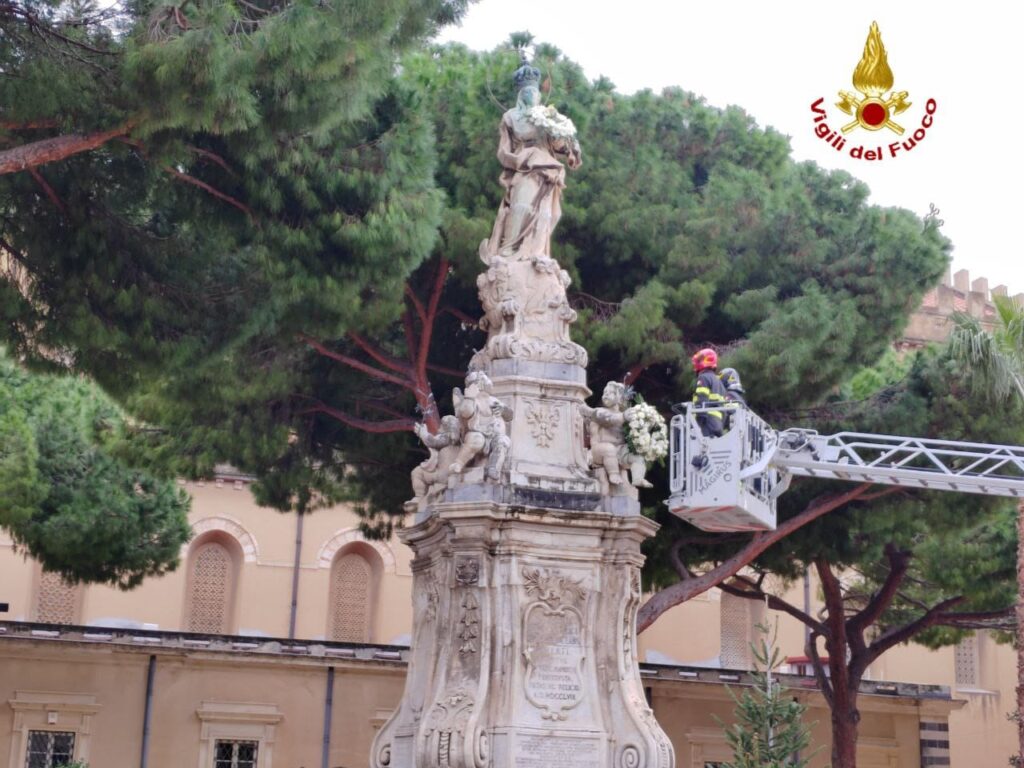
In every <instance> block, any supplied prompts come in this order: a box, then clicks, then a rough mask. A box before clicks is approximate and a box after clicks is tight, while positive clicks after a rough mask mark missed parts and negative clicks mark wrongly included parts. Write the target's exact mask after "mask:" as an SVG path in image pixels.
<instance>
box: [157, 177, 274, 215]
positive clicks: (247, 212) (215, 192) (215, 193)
mask: <svg viewBox="0 0 1024 768" xmlns="http://www.w3.org/2000/svg"><path fill="white" fill-rule="evenodd" d="M164 170H165V171H167V172H168V173H169V174H171V175H172V176H173V177H174V178H176V179H178V180H179V181H183V182H185V183H186V184H191V185H192V186H194V187H199V189H201V190H203V191H204V192H208V193H209V194H211V195H213V196H214V197H216V198H217V199H218V200H223V201H224V202H225V203H227V204H228V205H231V206H234V207H235V208H237V209H238V210H240V211H241V212H242V213H244V214H245V215H246V216H248V217H249V218H250V219H252V218H254V216H253V213H252V210H251V209H250V208H249V207H248V206H247V205H245V203H243V202H241V201H240V200H236V199H235V198H233V197H232V196H231V195H228V194H225V193H224V192H221V191H220V190H219V189H217V188H216V187H212V186H210V185H209V184H207V183H206V182H205V181H200V180H199V179H197V178H196V177H195V176H189V175H188V174H187V173H182V172H181V171H179V170H177V169H175V168H171V167H170V166H165V167H164Z"/></svg>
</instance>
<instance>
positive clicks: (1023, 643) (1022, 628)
mask: <svg viewBox="0 0 1024 768" xmlns="http://www.w3.org/2000/svg"><path fill="white" fill-rule="evenodd" d="M1017 742H1018V743H1017V759H1016V761H1015V762H1016V764H1017V765H1018V766H1024V501H1020V502H1018V503H1017Z"/></svg>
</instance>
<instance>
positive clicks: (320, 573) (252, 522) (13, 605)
mask: <svg viewBox="0 0 1024 768" xmlns="http://www.w3.org/2000/svg"><path fill="white" fill-rule="evenodd" d="M186 487H187V490H188V491H189V493H190V494H192V495H193V498H194V503H193V509H192V513H191V519H192V521H193V525H194V526H195V528H196V529H197V530H198V531H200V532H201V533H200V536H202V535H204V534H203V533H202V532H204V531H206V532H207V533H208V532H209V531H216V532H217V533H218V535H223V536H232V537H233V538H234V539H235V540H236V541H238V544H239V547H240V549H241V551H242V560H243V562H242V563H241V565H240V587H239V592H238V595H237V615H236V618H235V622H234V625H233V631H236V632H238V631H241V632H251V633H261V634H264V635H268V636H273V637H284V636H287V631H288V614H289V606H290V601H291V578H292V572H293V569H292V559H293V557H294V542H295V522H296V521H295V516H294V515H282V514H280V513H278V512H275V511H273V510H267V509H262V508H259V507H257V506H256V505H255V503H254V501H253V499H252V496H251V494H250V493H249V492H248V490H247V489H246V488H245V487H244V485H241V484H240V485H239V486H238V487H237V488H236V487H235V484H234V483H233V482H230V481H228V482H224V483H221V484H218V483H216V482H209V483H205V484H194V483H190V484H188V485H187V486H186ZM357 525H358V519H357V518H356V516H355V515H354V514H353V513H352V512H351V511H349V510H347V509H344V508H341V507H338V508H333V509H328V510H321V511H318V512H316V513H314V514H313V515H311V516H309V517H307V518H306V520H305V524H304V533H303V546H302V551H301V568H300V583H299V609H298V614H297V628H296V636H297V637H299V638H308V639H318V638H323V637H324V636H325V634H326V629H327V622H328V620H329V610H328V601H329V589H330V574H331V571H330V565H331V562H332V553H336V552H338V551H341V550H340V549H339V548H340V547H343V546H346V545H351V544H352V543H354V542H358V541H360V539H361V537H360V536H359V535H358V533H357V532H356V527H357ZM367 546H372V547H373V548H374V551H375V552H376V553H377V556H378V557H379V561H380V563H381V573H380V583H379V590H378V599H377V601H376V610H375V615H374V626H373V631H372V633H371V637H370V640H371V641H372V642H378V643H390V642H393V641H396V640H402V639H403V637H404V638H406V639H407V637H408V635H409V633H410V624H411V605H410V602H411V601H410V592H411V583H412V577H411V570H410V552H409V550H408V549H407V548H406V547H404V546H403V545H402V544H400V543H398V542H397V541H394V540H392V541H390V542H384V543H372V544H368V545H367ZM187 554H188V547H186V548H185V549H184V550H183V556H186V555H187ZM186 571H187V568H186V567H185V566H183V567H181V568H179V569H178V570H177V571H176V572H174V573H171V574H168V575H167V576H164V577H162V578H159V579H149V580H147V581H146V582H145V584H144V585H143V586H142V587H140V588H139V589H137V590H134V591H132V592H121V591H119V590H116V589H111V588H108V587H96V586H90V587H88V588H86V589H84V594H83V596H82V600H81V614H80V620H79V623H82V624H88V623H92V622H96V621H98V620H101V619H108V618H118V619H127V620H133V621H136V622H139V623H146V624H154V625H157V627H159V628H160V629H162V630H178V629H180V628H181V627H182V621H183V617H184V613H185V599H186V582H187V578H186ZM37 573H38V568H37V566H35V565H34V564H33V563H32V562H31V561H27V560H25V559H24V558H23V557H22V556H21V555H19V554H16V553H14V551H13V549H12V548H11V545H10V542H9V541H8V540H6V539H2V538H0V602H2V601H7V602H9V603H10V613H9V614H8V615H7V617H6V618H10V619H15V620H17V619H25V620H31V619H32V618H33V610H34V609H33V601H34V599H35V597H34V595H35V590H36V588H37V587H36V585H37V581H38V576H37ZM811 594H812V598H813V599H812V610H817V608H818V607H819V606H818V602H817V595H818V589H817V586H816V585H814V586H813V587H812V589H811ZM787 597H788V599H789V600H790V601H792V602H794V603H796V604H797V605H801V604H802V601H803V593H802V586H801V584H800V583H796V584H793V585H791V586H790V589H789V592H788V593H787ZM768 618H769V619H770V620H771V621H772V622H775V621H778V626H779V645H780V648H781V651H782V653H783V654H784V655H786V656H801V655H803V653H804V639H803V638H804V631H803V627H802V626H801V625H799V624H798V623H797V622H795V621H794V620H792V619H789V618H788V617H785V616H780V615H777V614H775V613H774V612H769V613H768ZM406 641H407V640H406ZM721 641H722V620H721V596H720V593H719V592H718V590H711V591H710V592H708V593H707V594H705V595H702V596H700V597H698V598H696V599H694V600H691V601H689V602H688V603H686V604H684V605H682V606H679V607H677V608H675V609H673V610H671V611H669V612H668V613H666V614H665V615H664V616H662V617H661V618H660V619H659V620H658V621H657V622H655V623H654V625H652V626H651V627H650V628H649V629H648V630H647V631H646V632H644V633H643V634H642V635H641V636H640V638H639V649H640V658H641V659H647V660H648V661H656V662H657V661H675V662H677V663H687V664H700V663H713V662H714V661H715V659H716V657H718V656H719V655H720V653H721V646H722V642H721ZM953 654H954V652H953V649H951V648H946V649H941V650H939V651H927V650H925V649H923V648H920V647H917V646H913V645H910V646H902V647H899V648H896V649H894V650H892V651H891V652H889V653H888V654H886V655H885V656H883V657H882V659H881V660H879V662H877V663H876V664H875V665H873V666H872V668H871V670H870V677H871V678H872V679H876V680H878V679H884V680H894V681H902V682H911V683H923V684H934V685H944V686H951V687H952V686H953V684H954V661H953ZM979 661H980V665H981V667H980V669H981V679H980V686H979V687H978V688H977V689H971V690H959V691H954V693H955V695H956V696H957V697H958V698H960V699H961V700H963V701H965V702H966V704H965V706H964V707H963V709H961V710H959V711H957V712H954V713H953V715H952V716H951V718H950V729H951V732H950V736H951V741H952V750H953V756H954V765H956V764H958V763H957V759H962V760H965V761H969V762H965V763H960V764H965V765H967V764H969V765H972V766H973V765H978V766H983V767H984V766H989V765H991V766H993V768H995V766H1002V765H1004V764H1005V760H1006V756H1007V755H1009V754H1011V753H1012V750H1013V746H1014V737H1015V734H1014V729H1013V726H1012V724H1011V723H1009V722H1008V721H1007V720H1006V713H1007V712H1008V711H1010V710H1011V709H1012V708H1013V700H1014V698H1013V688H1012V683H1013V680H1014V679H1015V675H1014V671H1013V670H1014V654H1013V652H1012V649H1010V648H1009V647H1008V646H1002V645H997V644H995V643H994V642H993V641H992V640H991V639H990V638H983V639H982V640H981V642H980V650H979ZM40 674H43V673H40ZM46 674H49V673H46ZM161 674H164V672H161ZM167 674H168V675H170V674H171V673H170V672H169V671H168V672H167ZM46 684H47V685H49V683H46ZM314 684H319V683H315V680H313V681H310V682H309V684H308V685H310V686H312V685H314ZM303 685H306V683H303ZM399 688H400V686H399ZM35 689H40V686H34V687H33V690H35ZM43 689H45V688H43ZM130 689H131V686H126V690H130ZM166 690H173V686H170V687H168V688H167V689H166ZM396 695H397V694H396ZM0 701H2V699H0ZM133 706H137V703H136V704H135V705H133ZM384 708H385V709H386V708H387V707H386V706H385V707H384ZM818 719H820V720H822V721H823V722H824V721H825V720H826V718H824V717H821V718H818ZM343 725H344V724H343V723H339V727H342V726H343ZM708 727H711V726H710V725H709V726H708ZM680 738H682V737H680ZM878 738H882V739H885V738H891V736H886V735H884V734H881V735H879V736H878ZM865 743H867V742H865ZM879 749H881V747H879ZM883 751H884V750H883ZM2 754H3V752H2V750H0V756H2ZM316 764H317V765H318V764H319V763H316ZM306 768H309V766H306Z"/></svg>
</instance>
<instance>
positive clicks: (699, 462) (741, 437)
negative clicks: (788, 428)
mask: <svg viewBox="0 0 1024 768" xmlns="http://www.w3.org/2000/svg"><path fill="white" fill-rule="evenodd" d="M707 410H716V411H722V412H724V414H725V419H726V424H727V430H726V432H725V434H723V435H722V436H721V437H705V436H704V435H703V434H702V433H701V428H700V425H699V424H698V422H697V417H698V415H700V414H701V413H702V412H703V411H707ZM670 439H671V455H670V459H669V489H670V493H671V495H670V496H669V499H668V501H667V502H666V503H667V504H668V507H669V509H670V510H671V511H672V514H674V515H676V516H678V517H681V518H682V519H683V520H686V521H687V522H688V523H692V524H693V525H695V526H697V527H698V528H701V529H703V530H705V531H770V530H773V529H774V528H775V497H776V496H777V495H778V494H779V493H781V492H782V490H784V488H782V487H781V485H780V482H779V473H778V472H777V471H775V470H774V469H773V468H772V467H771V466H770V461H771V459H772V456H773V454H774V452H775V447H776V442H777V440H778V433H777V432H776V431H775V430H773V429H772V428H771V427H770V426H768V424H767V423H766V422H765V421H764V420H763V419H761V418H760V417H759V416H758V415H757V414H756V413H754V412H753V411H751V410H749V409H747V408H745V407H744V406H743V405H742V404H740V403H724V404H723V403H716V404H715V405H713V406H704V407H703V408H701V407H698V406H695V405H689V404H687V405H685V411H684V412H683V413H679V414H677V415H676V416H674V417H673V418H672V422H671V424H670Z"/></svg>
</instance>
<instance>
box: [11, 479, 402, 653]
mask: <svg viewBox="0 0 1024 768" xmlns="http://www.w3.org/2000/svg"><path fill="white" fill-rule="evenodd" d="M186 489H187V490H188V492H189V494H190V495H191V496H192V498H193V504H192V513H191V515H190V520H191V521H192V523H193V526H194V527H195V528H196V529H197V530H198V531H199V532H200V533H199V534H198V536H197V538H196V540H195V541H194V542H193V545H194V544H195V543H196V542H200V541H202V537H203V536H208V535H210V534H211V533H213V532H216V533H217V534H218V535H220V536H225V537H227V536H229V537H231V538H232V539H234V540H235V541H237V542H238V544H239V547H240V548H241V550H242V562H241V563H240V568H239V578H238V586H237V592H236V595H235V600H234V602H235V611H234V619H233V621H232V622H231V627H230V631H231V632H233V633H243V634H249V633H252V634H262V635H267V636H272V637H287V636H288V620H289V611H290V606H291V590H292V574H293V572H294V568H293V564H294V557H295V538H296V517H295V515H286V514H281V513H279V512H276V511H274V510H270V509H265V508H260V507H258V506H257V505H256V503H255V501H254V500H253V497H252V495H251V494H250V493H249V491H248V489H247V488H246V487H245V486H244V485H243V484H238V486H237V487H236V485H235V484H234V483H231V482H225V483H222V484H218V483H215V482H210V483H188V484H187V485H186ZM358 524H359V520H358V518H357V517H356V515H355V514H354V513H353V512H352V511H350V510H348V509H346V508H344V507H334V508H331V509H326V510H320V511H318V512H316V513H314V514H312V515H309V516H307V517H306V519H305V522H304V526H303V528H304V530H303V542H302V550H301V557H300V569H299V594H298V605H299V608H298V611H297V615H296V619H297V620H296V637H306V638H323V637H324V636H325V634H326V632H327V622H328V620H329V612H328V596H329V586H330V576H331V562H332V558H331V553H332V552H334V553H337V552H338V551H339V547H343V546H346V545H351V544H353V543H356V542H360V541H362V540H363V539H362V537H361V536H360V535H359V533H358V531H357V526H358ZM190 546H192V545H190ZM190 546H186V547H184V548H183V549H182V565H181V566H180V567H179V568H178V569H177V570H176V571H174V572H173V573H169V574H166V575H165V576H163V577H160V578H150V579H147V580H146V582H145V584H144V585H143V586H142V587H140V588H139V589H136V590H133V591H131V592H123V591H121V590H118V589H115V588H112V587H108V586H89V587H88V588H86V589H85V590H84V598H83V600H82V608H81V614H80V619H79V621H78V622H77V623H81V624H90V623H95V622H99V621H101V620H103V619H119V620H130V621H136V622H139V623H142V624H153V625H155V627H154V628H158V629H166V630H179V629H182V628H183V626H184V625H183V620H184V616H185V605H186V586H187V582H188V579H187V570H188V569H187V565H186V562H187V561H186V558H187V556H188V552H189V549H190ZM367 546H368V547H372V549H373V551H374V552H375V553H376V557H377V558H378V561H379V563H380V566H381V569H380V577H379V584H378V589H377V595H378V600H377V610H375V611H374V615H373V627H372V631H371V633H370V641H371V642H377V643H390V642H392V641H395V640H400V639H401V638H403V637H404V636H407V635H408V634H409V632H410V625H411V622H412V606H411V600H410V594H411V589H412V587H411V584H412V572H411V570H410V567H409V561H410V559H411V553H410V551H409V550H408V548H406V547H405V546H403V545H401V544H399V543H398V542H397V541H396V540H391V541H388V542H369V543H368V544H367ZM371 557H373V555H371ZM37 572H38V567H37V566H35V565H34V564H33V563H32V562H31V561H27V560H25V559H24V558H23V557H22V556H21V555H18V554H15V553H14V551H13V549H12V546H11V543H10V540H9V539H6V538H0V585H2V587H0V589H2V590H3V593H2V595H0V601H4V600H6V601H7V602H9V603H10V612H9V614H8V617H9V618H12V619H19V620H32V619H33V618H34V607H33V605H34V600H35V591H36V578H37V576H36V574H37Z"/></svg>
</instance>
